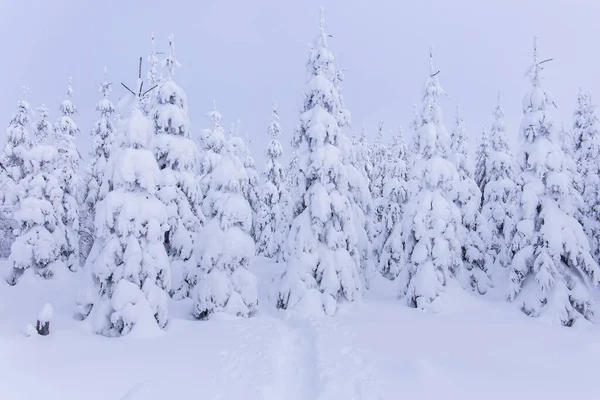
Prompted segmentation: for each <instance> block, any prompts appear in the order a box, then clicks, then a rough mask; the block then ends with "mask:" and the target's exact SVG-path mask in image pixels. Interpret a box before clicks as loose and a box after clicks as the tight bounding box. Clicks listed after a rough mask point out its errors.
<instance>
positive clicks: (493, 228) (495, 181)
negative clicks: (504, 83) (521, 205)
mask: <svg viewBox="0 0 600 400" xmlns="http://www.w3.org/2000/svg"><path fill="white" fill-rule="evenodd" d="M493 115H494V122H493V123H492V127H491V130H490V136H489V154H488V157H487V161H486V167H485V169H486V174H487V178H488V179H487V181H488V182H487V184H486V185H485V188H484V192H483V205H482V207H481V214H482V215H483V217H484V219H485V220H486V221H487V222H488V227H489V229H490V241H489V243H488V252H489V253H490V255H492V257H493V258H494V268H499V267H501V268H506V267H508V266H509V265H510V263H511V260H512V252H511V241H512V235H513V232H514V228H515V212H516V205H517V188H516V185H515V172H514V166H515V161H514V157H513V154H512V152H511V151H510V148H509V146H508V141H507V137H506V126H505V125H504V112H503V111H502V107H500V102H499V99H498V104H497V106H496V108H495V109H494V113H493Z"/></svg>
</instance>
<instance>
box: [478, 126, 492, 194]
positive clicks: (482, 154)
mask: <svg viewBox="0 0 600 400" xmlns="http://www.w3.org/2000/svg"><path fill="white" fill-rule="evenodd" d="M489 142H490V140H489V138H488V134H487V131H486V130H485V129H484V128H482V129H481V136H480V137H478V138H477V154H476V155H475V183H477V187H479V192H480V193H481V204H483V194H484V193H485V186H486V185H487V184H488V182H489V180H490V177H489V175H488V171H487V163H488V159H489V157H490V143H489Z"/></svg>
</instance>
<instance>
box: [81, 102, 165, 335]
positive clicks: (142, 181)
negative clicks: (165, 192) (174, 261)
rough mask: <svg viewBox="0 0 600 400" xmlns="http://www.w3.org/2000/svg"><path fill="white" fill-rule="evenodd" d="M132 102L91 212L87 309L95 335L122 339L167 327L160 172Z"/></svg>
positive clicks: (148, 132)
mask: <svg viewBox="0 0 600 400" xmlns="http://www.w3.org/2000/svg"><path fill="white" fill-rule="evenodd" d="M140 107H141V105H140V104H139V100H137V99H136V101H135V103H134V105H133V110H132V111H131V114H130V115H129V116H128V118H125V119H123V120H122V121H121V124H120V125H119V126H118V128H117V130H118V132H119V135H118V138H117V141H116V143H115V148H114V149H113V152H112V154H111V156H110V158H109V160H108V164H107V166H106V169H105V172H104V180H103V182H102V188H101V191H102V192H103V193H104V192H105V193H106V196H105V197H104V198H103V199H101V200H100V201H99V202H98V203H97V207H96V216H95V223H96V238H97V239H96V241H97V244H96V245H95V247H97V248H98V254H97V255H95V257H94V260H93V264H92V268H91V274H92V284H93V288H92V289H91V291H92V292H93V296H92V298H91V299H90V300H91V301H90V304H87V305H86V304H81V303H80V305H79V310H78V312H79V314H80V315H81V316H82V317H83V318H85V317H86V316H87V315H88V314H90V311H91V314H90V316H89V318H91V321H92V325H93V329H94V330H95V332H97V333H99V334H102V335H106V336H122V335H126V334H128V333H129V332H131V331H132V330H133V329H135V327H136V326H140V329H142V330H146V329H152V328H153V327H156V326H157V325H158V327H160V328H164V327H165V326H166V324H167V321H168V315H167V314H168V312H167V301H168V294H167V291H168V290H169V288H170V276H171V275H170V268H169V257H168V255H167V252H166V250H165V247H164V245H163V239H164V235H165V233H166V231H167V229H168V223H167V211H166V207H165V206H164V204H163V203H162V202H161V201H160V200H159V199H158V197H157V196H156V191H157V186H158V182H159V180H160V170H159V168H158V165H157V163H156V159H155V157H154V154H153V153H152V151H151V150H150V144H151V141H152V137H153V136H154V129H153V126H152V122H151V121H150V120H149V119H148V118H147V117H146V116H145V115H144V113H143V112H142V111H141V110H140V109H139V108H140Z"/></svg>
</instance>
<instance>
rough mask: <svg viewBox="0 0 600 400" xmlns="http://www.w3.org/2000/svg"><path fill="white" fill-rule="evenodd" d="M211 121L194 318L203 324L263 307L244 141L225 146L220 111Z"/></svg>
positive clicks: (204, 163)
mask: <svg viewBox="0 0 600 400" xmlns="http://www.w3.org/2000/svg"><path fill="white" fill-rule="evenodd" d="M209 118H211V120H212V122H213V127H212V128H211V129H206V130H204V132H203V137H202V142H203V147H204V154H203V159H202V165H201V173H202V178H201V182H202V186H203V189H204V190H203V192H204V193H205V196H204V199H203V201H202V211H203V212H204V215H205V216H206V219H207V221H206V224H205V225H204V227H203V228H201V230H200V233H199V235H198V239H197V241H196V246H195V257H196V260H197V263H198V268H197V278H196V280H195V281H194V284H195V287H194V291H193V298H194V309H193V314H194V316H195V317H196V318H199V319H206V318H208V317H209V316H210V315H211V314H213V313H215V312H225V313H228V314H231V315H237V316H242V317H248V316H251V315H252V314H253V313H254V312H255V311H256V307H257V304H258V293H257V283H256V278H255V277H254V275H252V274H251V273H250V272H249V271H248V264H249V263H250V259H251V258H252V257H253V256H254V254H255V245H254V241H253V239H252V236H251V235H250V231H251V229H252V208H251V207H250V204H249V202H248V199H247V198H246V196H245V192H244V187H245V185H247V182H248V175H247V173H246V168H244V164H243V163H242V161H241V160H240V159H239V158H238V156H237V154H238V152H239V151H240V149H239V147H238V145H239V142H240V141H241V140H239V141H238V140H237V139H239V137H233V138H232V139H231V140H230V142H229V143H227V142H226V141H225V134H224V132H223V128H222V127H221V125H220V124H219V122H220V119H221V115H220V114H219V112H218V111H217V110H216V108H215V110H213V111H212V112H210V113H209ZM241 143H242V144H243V141H241Z"/></svg>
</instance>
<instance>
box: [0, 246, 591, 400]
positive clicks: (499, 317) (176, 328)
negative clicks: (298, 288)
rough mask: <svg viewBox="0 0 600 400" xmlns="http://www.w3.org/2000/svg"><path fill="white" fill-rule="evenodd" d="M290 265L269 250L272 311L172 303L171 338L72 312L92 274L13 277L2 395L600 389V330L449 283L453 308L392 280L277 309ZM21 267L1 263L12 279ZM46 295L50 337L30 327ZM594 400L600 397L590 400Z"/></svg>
mask: <svg viewBox="0 0 600 400" xmlns="http://www.w3.org/2000/svg"><path fill="white" fill-rule="evenodd" d="M282 267H283V266H282V265H278V264H274V263H272V262H270V261H269V260H266V259H262V258H257V259H255V260H254V262H253V265H252V266H251V270H252V272H254V273H255V274H256V276H257V277H258V280H259V295H260V301H261V303H260V305H259V310H260V311H259V313H258V314H257V315H256V316H254V317H252V318H249V319H235V318H231V317H225V316H220V315H215V316H214V317H213V318H212V319H211V320H210V321H196V320H193V319H192V317H191V315H190V312H191V309H192V304H191V301H188V300H184V301H179V302H175V301H172V302H171V303H170V323H169V325H168V327H167V329H166V330H165V331H164V332H155V331H153V332H152V334H148V335H145V336H140V335H139V334H137V335H134V334H132V335H129V336H126V337H123V338H107V337H104V336H99V335H95V334H93V333H92V331H91V326H90V325H89V323H88V322H80V321H77V320H75V319H73V313H74V309H75V297H76V292H77V290H78V288H79V287H80V285H81V284H82V283H83V282H82V281H83V279H82V278H83V273H81V272H79V273H77V274H74V273H71V272H66V271H64V272H62V273H60V274H57V275H56V276H55V278H54V279H52V280H49V281H43V280H42V279H41V278H38V277H33V276H24V277H23V279H22V280H21V281H20V282H19V284H18V285H16V286H14V287H10V286H9V285H8V284H6V283H5V282H4V281H3V280H2V281H0V321H1V322H0V398H2V399H10V400H21V399H36V398H45V399H61V400H70V399H73V400H82V399H85V400H96V399H98V400H112V399H115V400H120V399H127V400H154V399H166V398H169V399H192V398H194V399H195V398H201V399H213V400H218V399H221V400H236V399H240V400H242V399H243V400H250V399H265V400H270V399H277V400H306V399H308V400H313V399H315V400H316V399H319V400H337V399H343V400H351V399H357V400H384V399H385V400H388V399H389V400H393V399H394V400H395V399H402V398H414V397H413V396H418V398H419V399H434V398H442V397H443V398H461V399H479V398H482V396H483V397H484V398H485V399H486V400H491V399H503V400H505V399H507V398H513V399H515V398H516V399H522V398H527V397H528V396H531V398H538V399H540V398H543V399H546V400H550V399H560V398H565V397H566V396H569V397H570V398H572V397H574V396H577V395H592V394H594V393H596V391H597V390H596V389H595V388H594V384H595V382H596V379H597V371H598V370H597V366H598V365H599V362H600V328H599V327H598V326H595V325H591V324H589V323H586V322H585V321H582V322H583V323H581V324H579V325H576V326H575V327H574V328H564V327H562V326H560V325H552V324H548V323H545V322H544V321H543V320H539V319H531V318H529V317H527V316H525V315H523V314H522V313H520V312H519V311H518V310H516V309H515V308H514V306H513V305H510V304H506V303H504V302H502V301H491V300H490V298H491V297H493V296H494V293H491V294H490V296H488V297H486V298H481V297H475V296H474V295H471V294H470V293H466V292H463V291H462V290H460V289H459V288H456V287H452V286H451V287H449V289H448V292H447V293H446V295H445V303H444V305H443V307H442V311H440V312H439V313H437V314H428V313H424V312H421V311H418V310H415V309H410V308H407V307H406V306H404V305H403V302H401V301H398V300H396V298H395V293H396V285H394V283H390V282H388V281H385V280H383V279H381V278H378V279H377V280H376V281H375V282H373V285H372V289H371V291H370V292H367V294H366V296H365V297H366V298H365V300H364V301H362V302H361V303H359V304H354V305H345V306H343V307H340V308H339V309H338V315H336V316H335V317H333V318H331V317H302V316H298V315H293V314H290V313H287V312H284V311H280V310H276V309H275V308H274V307H273V306H272V304H273V301H272V300H269V295H271V296H273V295H276V293H277V292H276V291H277V286H276V285H274V284H273V279H276V277H278V276H279V274H280V273H281V271H282ZM8 272H9V266H8V263H7V262H0V273H2V274H3V275H4V274H6V273H8ZM46 302H49V303H50V304H51V305H52V307H53V309H54V315H53V318H52V322H51V326H50V331H51V333H50V335H49V336H46V337H41V336H38V335H37V334H35V333H33V334H32V336H31V337H25V336H24V335H23V333H22V332H23V330H24V329H25V327H26V326H27V324H28V323H35V319H36V317H37V315H38V313H39V311H40V309H41V308H42V307H43V306H44V304H45V303H46ZM590 398H591V397H590Z"/></svg>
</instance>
